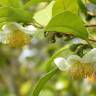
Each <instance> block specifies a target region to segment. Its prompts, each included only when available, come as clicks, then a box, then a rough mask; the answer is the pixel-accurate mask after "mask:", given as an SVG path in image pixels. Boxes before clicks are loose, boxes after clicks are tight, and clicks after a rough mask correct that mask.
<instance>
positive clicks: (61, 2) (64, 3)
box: [52, 0, 78, 16]
mask: <svg viewBox="0 0 96 96" xmlns="http://www.w3.org/2000/svg"><path fill="white" fill-rule="evenodd" d="M63 11H71V12H73V13H77V12H78V4H77V0H56V3H55V4H54V7H53V12H52V13H53V16H55V15H57V14H59V13H61V12H63Z"/></svg>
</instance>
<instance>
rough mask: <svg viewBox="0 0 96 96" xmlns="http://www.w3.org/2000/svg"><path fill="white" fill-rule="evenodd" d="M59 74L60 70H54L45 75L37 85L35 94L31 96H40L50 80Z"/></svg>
mask: <svg viewBox="0 0 96 96" xmlns="http://www.w3.org/2000/svg"><path fill="white" fill-rule="evenodd" d="M57 72H58V69H57V68H55V69H52V70H51V71H50V72H48V73H47V74H46V75H44V76H43V77H42V78H41V79H40V80H39V81H38V83H37V85H36V87H35V89H34V90H33V93H32V94H30V95H29V96H38V95H39V93H40V91H41V90H42V88H43V87H44V85H45V84H46V83H47V82H48V80H49V79H51V78H52V77H53V76H54V75H55V74H56V73H57Z"/></svg>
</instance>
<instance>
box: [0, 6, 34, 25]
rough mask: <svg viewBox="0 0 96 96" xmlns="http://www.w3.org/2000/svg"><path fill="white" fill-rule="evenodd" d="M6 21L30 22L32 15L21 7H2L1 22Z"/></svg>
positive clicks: (0, 10) (0, 9)
mask: <svg viewBox="0 0 96 96" xmlns="http://www.w3.org/2000/svg"><path fill="white" fill-rule="evenodd" d="M2 18H3V20H4V21H6V22H7V21H14V22H22V23H28V22H30V21H31V20H32V15H31V14H30V13H29V12H28V11H26V10H23V9H21V8H12V7H0V20H1V21H0V22H2Z"/></svg>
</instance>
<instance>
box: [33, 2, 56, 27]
mask: <svg viewBox="0 0 96 96" xmlns="http://www.w3.org/2000/svg"><path fill="white" fill-rule="evenodd" d="M54 3H55V2H54V1H52V2H51V3H50V4H49V5H48V6H47V7H46V8H45V9H43V10H40V11H39V12H37V13H36V14H35V15H34V17H33V18H34V19H35V21H36V22H37V23H39V24H40V25H42V26H46V25H47V24H48V22H49V21H50V19H51V18H52V7H53V5H54Z"/></svg>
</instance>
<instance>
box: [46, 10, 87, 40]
mask: <svg viewBox="0 0 96 96" xmlns="http://www.w3.org/2000/svg"><path fill="white" fill-rule="evenodd" d="M45 31H48V32H54V31H56V32H64V33H67V34H72V35H74V36H77V37H80V38H83V39H87V37H88V32H87V29H86V28H85V27H84V23H83V21H82V20H81V18H80V16H78V15H75V14H73V13H72V12H68V11H65V12H62V13H60V14H58V15H56V16H55V17H53V18H52V19H51V21H50V22H49V24H48V25H47V27H46V29H45Z"/></svg>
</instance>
